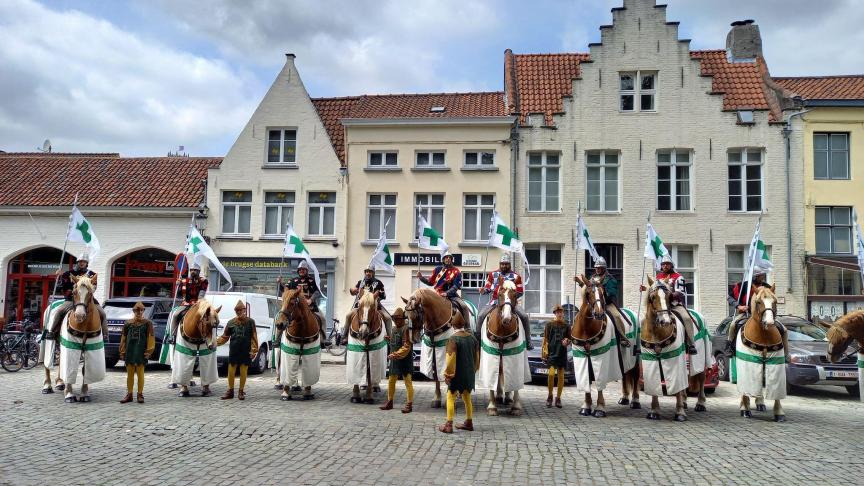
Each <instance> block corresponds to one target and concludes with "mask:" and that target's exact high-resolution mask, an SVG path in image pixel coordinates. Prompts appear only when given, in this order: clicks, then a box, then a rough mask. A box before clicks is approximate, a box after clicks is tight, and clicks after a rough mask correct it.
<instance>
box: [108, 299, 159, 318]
mask: <svg viewBox="0 0 864 486" xmlns="http://www.w3.org/2000/svg"><path fill="white" fill-rule="evenodd" d="M142 304H144V307H145V308H146V309H149V308H150V307H152V306H153V304H152V303H145V302H142ZM134 305H135V302H108V303H106V304H105V317H106V318H108V319H112V320H127V319H132V317H134V314H133V313H132V307H133V306H134ZM146 309H145V311H144V314H145V315H146V314H147V311H146Z"/></svg>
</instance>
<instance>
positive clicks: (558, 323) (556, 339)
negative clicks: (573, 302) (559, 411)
mask: <svg viewBox="0 0 864 486" xmlns="http://www.w3.org/2000/svg"><path fill="white" fill-rule="evenodd" d="M552 314H553V315H554V316H555V318H554V319H552V320H551V321H549V322H547V323H546V328H545V329H544V330H543V347H542V351H541V352H540V357H541V358H542V359H543V361H544V362H545V363H546V364H547V365H548V366H549V375H548V378H547V383H546V385H547V387H548V389H549V396H548V397H546V408H552V388H553V386H554V385H555V377H556V376H557V377H558V394H557V395H556V396H555V406H556V407H557V408H561V392H563V391H564V371H565V370H566V369H567V345H566V344H565V342H566V341H565V339H567V335H568V334H569V331H570V328H569V327H568V326H567V323H566V322H564V308H563V307H561V306H560V305H556V306H555V308H554V309H552Z"/></svg>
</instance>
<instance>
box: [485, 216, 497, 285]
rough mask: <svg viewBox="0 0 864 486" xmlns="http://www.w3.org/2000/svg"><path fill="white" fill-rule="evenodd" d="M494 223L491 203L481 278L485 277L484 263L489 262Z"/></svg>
mask: <svg viewBox="0 0 864 486" xmlns="http://www.w3.org/2000/svg"><path fill="white" fill-rule="evenodd" d="M494 225H495V205H494V204H493V205H492V219H491V220H490V221H489V234H488V235H486V256H485V257H483V279H484V281H485V279H486V264H487V263H489V243H491V242H492V227H493V226H494Z"/></svg>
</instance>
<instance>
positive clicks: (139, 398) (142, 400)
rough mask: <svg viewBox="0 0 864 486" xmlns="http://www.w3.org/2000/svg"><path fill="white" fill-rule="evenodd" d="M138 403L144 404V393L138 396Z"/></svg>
mask: <svg viewBox="0 0 864 486" xmlns="http://www.w3.org/2000/svg"><path fill="white" fill-rule="evenodd" d="M138 403H144V394H143V393H139V394H138Z"/></svg>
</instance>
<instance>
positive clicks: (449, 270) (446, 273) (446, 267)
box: [417, 251, 471, 326]
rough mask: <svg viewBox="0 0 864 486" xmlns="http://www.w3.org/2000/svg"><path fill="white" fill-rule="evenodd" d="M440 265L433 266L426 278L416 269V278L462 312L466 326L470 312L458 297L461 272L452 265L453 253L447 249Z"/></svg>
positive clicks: (460, 286)
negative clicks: (429, 275) (430, 273)
mask: <svg viewBox="0 0 864 486" xmlns="http://www.w3.org/2000/svg"><path fill="white" fill-rule="evenodd" d="M441 263H442V264H441V265H438V266H437V267H435V270H434V271H433V272H432V276H431V277H429V278H426V277H424V276H423V274H422V273H420V271H419V270H418V271H417V278H418V279H419V280H420V281H421V282H423V283H424V284H426V285H431V286H432V287H433V288H434V289H435V291H436V292H438V295H440V296H442V297H446V298H447V299H449V300H450V303H451V304H452V305H453V307H454V308H455V309H458V310H459V312H461V313H462V318H463V319H464V321H465V324H466V326H467V325H468V323H470V322H471V319H470V315H471V312H470V311H469V310H468V306H467V305H466V304H465V302H464V301H463V300H462V298H461V297H459V291H460V290H461V289H462V272H461V271H459V269H458V268H457V267H456V266H455V265H453V254H452V253H450V252H449V251H448V252H447V253H445V254H444V256H442V257H441Z"/></svg>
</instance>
